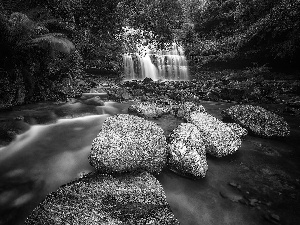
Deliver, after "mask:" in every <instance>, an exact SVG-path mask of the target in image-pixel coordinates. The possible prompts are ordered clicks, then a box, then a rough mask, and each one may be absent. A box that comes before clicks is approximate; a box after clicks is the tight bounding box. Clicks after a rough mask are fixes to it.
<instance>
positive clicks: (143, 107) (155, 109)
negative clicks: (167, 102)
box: [128, 102, 170, 118]
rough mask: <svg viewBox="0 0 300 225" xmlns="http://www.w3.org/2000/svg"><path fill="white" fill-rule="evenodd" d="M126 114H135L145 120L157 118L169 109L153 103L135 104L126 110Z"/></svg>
mask: <svg viewBox="0 0 300 225" xmlns="http://www.w3.org/2000/svg"><path fill="white" fill-rule="evenodd" d="M128 112H133V113H136V114H137V115H138V116H142V117H145V118H157V117H160V116H161V115H163V114H166V113H169V112H170V107H167V106H163V105H159V104H156V103H155V102H136V103H134V104H132V105H131V106H130V107H129V108H128Z"/></svg>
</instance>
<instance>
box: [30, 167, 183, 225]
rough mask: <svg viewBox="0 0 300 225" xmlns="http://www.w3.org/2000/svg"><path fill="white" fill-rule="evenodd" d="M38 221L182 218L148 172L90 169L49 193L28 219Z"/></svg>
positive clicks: (115, 222)
mask: <svg viewBox="0 0 300 225" xmlns="http://www.w3.org/2000/svg"><path fill="white" fill-rule="evenodd" d="M25 224H26V225H34V224H36V225H39V224H51V225H58V224H73V225H80V224H91V225H96V224H97V225H98V224H112V225H118V224H170V225H177V224H179V222H178V221H177V219H176V218H175V217H174V215H173V213H172V212H171V210H170V207H169V205H168V203H167V200H166V196H165V194H164V190H163V188H162V186H161V185H160V183H159V182H158V180H157V179H156V178H155V177H154V176H153V175H151V174H149V173H147V172H138V173H133V174H126V175H124V174H123V175H117V176H112V175H103V174H99V173H98V174H97V173H90V174H88V175H87V176H86V177H84V178H81V179H78V180H76V181H73V182H71V183H69V184H67V185H64V186H62V187H60V188H59V189H58V190H57V191H56V192H53V193H51V194H49V195H48V196H47V197H46V198H45V200H44V201H43V202H42V203H40V204H39V205H38V206H37V207H36V208H35V209H34V210H33V212H32V213H31V215H30V216H29V217H28V218H27V220H26V221H25Z"/></svg>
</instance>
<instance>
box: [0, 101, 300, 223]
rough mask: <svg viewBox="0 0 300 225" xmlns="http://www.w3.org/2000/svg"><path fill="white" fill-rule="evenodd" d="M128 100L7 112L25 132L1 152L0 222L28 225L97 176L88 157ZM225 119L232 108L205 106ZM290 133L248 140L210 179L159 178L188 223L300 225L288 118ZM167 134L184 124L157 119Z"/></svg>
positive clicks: (297, 141) (295, 136) (295, 154)
mask: <svg viewBox="0 0 300 225" xmlns="http://www.w3.org/2000/svg"><path fill="white" fill-rule="evenodd" d="M129 105H130V102H128V103H116V102H105V104H104V105H101V104H100V105H97V104H94V105H87V104H83V103H81V102H74V103H61V104H53V103H51V104H50V103H40V104H34V105H27V106H19V107H15V108H14V110H13V111H6V112H0V119H1V121H4V120H10V119H11V120H13V119H14V118H21V119H20V120H21V123H24V124H27V125H28V124H29V127H28V128H26V129H25V130H26V131H24V132H23V133H21V134H19V135H17V136H16V138H15V139H14V140H13V141H12V142H11V143H9V144H8V145H6V146H3V147H0V215H1V216H0V224H14V225H21V224H23V222H24V221H25V219H26V217H27V216H28V215H29V214H30V213H31V211H32V210H33V209H34V208H35V207H36V206H37V205H38V204H39V203H40V202H41V201H43V199H44V198H45V197H46V195H47V194H48V193H50V192H52V191H55V190H56V189H57V188H58V187H60V186H61V185H63V184H65V183H68V182H70V181H72V180H74V179H76V178H79V177H81V176H82V175H83V174H85V173H88V172H91V171H93V168H92V167H91V166H90V165H89V162H88V154H89V151H90V149H91V143H92V140H93V139H94V138H95V137H96V135H97V134H98V132H99V130H100V128H101V125H102V123H103V122H104V120H105V119H106V118H107V117H108V116H110V115H114V114H117V113H127V109H128V107H129ZM202 105H203V106H204V107H205V108H206V110H207V111H208V113H211V114H212V115H214V116H216V117H217V118H221V114H220V113H221V111H222V110H223V109H225V108H228V107H229V106H231V105H233V104H231V103H218V102H208V101H206V102H202ZM273 107H277V106H276V105H274V106H273ZM285 119H286V120H287V122H288V123H289V125H290V126H291V136H290V137H288V138H285V139H281V140H273V139H263V138H259V137H253V136H249V135H248V136H247V137H246V138H245V140H243V143H242V147H241V148H240V149H239V151H238V152H237V153H235V154H233V155H230V156H226V157H224V158H213V157H210V156H208V157H207V160H208V172H207V175H206V177H205V178H203V179H200V180H191V179H188V178H186V177H182V176H179V175H177V174H175V173H174V172H172V171H169V170H167V169H165V170H164V171H163V172H162V173H161V174H160V175H159V176H158V177H157V178H158V180H159V181H160V182H161V184H162V186H163V188H164V190H165V193H166V196H167V200H168V202H169V204H170V206H171V209H172V211H173V213H174V214H175V216H176V217H177V218H178V220H179V221H180V223H181V224H182V225H198V224H199V225H200V224H202V225H210V224H212V225H213V224H243V225H254V224H300V215H299V214H298V212H299V211H300V201H299V200H300V194H299V193H300V192H299V190H300V176H299V175H300V173H299V171H300V170H299V165H300V160H299V159H300V157H299V156H300V153H299V146H300V127H299V126H300V119H299V118H295V117H292V116H287V117H286V118H285ZM154 121H155V122H156V123H157V124H158V125H160V126H161V127H162V128H163V129H164V130H165V132H166V133H168V132H170V131H171V130H172V129H173V128H174V127H176V125H177V124H179V123H180V121H178V120H177V119H176V118H174V117H172V116H170V115H165V116H162V117H161V118H159V119H156V120H154Z"/></svg>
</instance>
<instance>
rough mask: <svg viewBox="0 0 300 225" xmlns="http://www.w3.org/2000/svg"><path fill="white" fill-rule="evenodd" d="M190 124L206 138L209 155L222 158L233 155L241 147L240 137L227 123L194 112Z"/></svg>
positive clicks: (189, 119) (190, 116)
mask: <svg viewBox="0 0 300 225" xmlns="http://www.w3.org/2000/svg"><path fill="white" fill-rule="evenodd" d="M188 122H190V123H192V124H194V125H196V127H197V128H198V129H199V131H200V132H201V134H202V135H203V137H204V140H205V144H206V151H207V153H209V154H211V155H213V156H216V157H222V156H226V155H228V154H232V153H234V152H235V151H237V150H238V148H239V147H240V146H241V142H242V141H241V139H240V137H239V136H238V135H237V134H236V133H235V132H234V131H233V130H232V129H231V128H230V127H229V126H227V125H226V124H225V123H223V122H222V121H220V120H219V119H217V118H215V117H213V116H212V115H209V114H207V113H202V112H197V111H194V112H192V113H191V114H190V115H189V117H188Z"/></svg>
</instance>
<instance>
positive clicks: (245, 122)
mask: <svg viewBox="0 0 300 225" xmlns="http://www.w3.org/2000/svg"><path fill="white" fill-rule="evenodd" d="M222 116H223V118H224V119H226V120H228V119H230V120H233V121H234V122H235V123H238V124H240V125H241V126H242V127H244V128H246V129H247V130H248V131H250V132H252V133H253V134H255V135H258V136H261V137H286V136H289V135H290V128H289V125H288V124H287V122H286V121H285V120H284V119H283V118H282V117H280V116H278V115H277V114H275V113H272V112H270V111H268V110H266V109H264V108H262V107H260V106H253V105H235V106H232V107H230V108H228V109H226V110H223V111H222Z"/></svg>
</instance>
